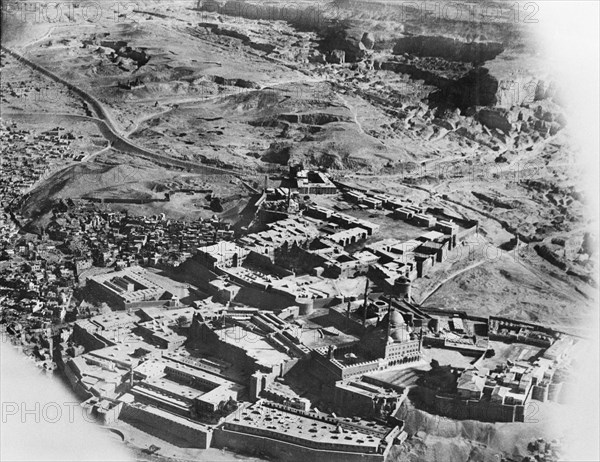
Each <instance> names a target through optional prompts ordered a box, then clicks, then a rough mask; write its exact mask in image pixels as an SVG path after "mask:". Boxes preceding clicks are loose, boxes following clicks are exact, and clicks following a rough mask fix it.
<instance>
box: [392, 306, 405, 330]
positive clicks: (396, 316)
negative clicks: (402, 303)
mask: <svg viewBox="0 0 600 462" xmlns="http://www.w3.org/2000/svg"><path fill="white" fill-rule="evenodd" d="M390 324H391V326H392V327H399V326H402V325H404V324H406V322H405V321H404V318H403V317H402V315H401V314H400V313H399V312H398V311H396V310H392V312H391V313H390Z"/></svg>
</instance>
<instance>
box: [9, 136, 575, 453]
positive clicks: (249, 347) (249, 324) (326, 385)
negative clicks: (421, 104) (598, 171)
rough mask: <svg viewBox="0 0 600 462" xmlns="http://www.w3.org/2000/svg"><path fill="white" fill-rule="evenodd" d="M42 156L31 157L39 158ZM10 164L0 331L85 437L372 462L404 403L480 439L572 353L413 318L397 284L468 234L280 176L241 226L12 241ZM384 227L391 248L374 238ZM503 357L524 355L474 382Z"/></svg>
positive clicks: (79, 223) (546, 393)
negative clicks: (72, 396) (121, 430)
mask: <svg viewBox="0 0 600 462" xmlns="http://www.w3.org/2000/svg"><path fill="white" fill-rule="evenodd" d="M7 133H8V135H7ZM3 136H9V138H10V139H15V140H18V141H19V142H24V141H25V140H27V136H29V135H28V134H27V133H23V132H21V131H19V130H17V129H16V128H14V127H13V128H10V130H8V131H3ZM52 136H54V135H44V138H42V139H37V138H35V139H33V143H34V145H36V146H41V147H40V149H43V150H44V152H46V149H47V147H46V146H45V145H44V143H46V142H50V143H51V142H53V140H54V138H52ZM46 138H48V139H46ZM54 141H55V140H54ZM59 146H62V144H60V143H59ZM61 152H62V151H61V148H56V149H54V150H53V151H51V152H50V154H49V158H50V159H53V158H54V157H53V156H54V155H56V156H58V158H61V157H60V155H61ZM18 159H19V157H18V156H8V158H7V160H6V162H5V163H4V164H3V167H7V166H8V170H3V172H2V174H6V175H10V177H11V181H12V183H11V186H10V187H5V188H4V189H3V190H2V191H0V192H1V193H2V197H1V199H2V205H3V212H2V213H3V215H2V221H1V222H0V231H1V232H2V235H1V236H0V242H1V246H2V247H1V249H0V250H1V255H2V262H1V263H2V266H1V267H0V281H1V287H0V290H1V294H0V295H1V297H2V298H1V303H2V320H3V323H4V324H6V330H7V331H8V332H9V333H10V334H12V335H13V336H14V338H15V339H18V341H19V342H20V343H22V344H23V345H24V346H26V348H27V350H28V351H29V352H30V353H31V354H32V355H34V356H36V357H37V359H38V360H39V362H40V364H43V365H44V367H46V368H49V369H54V368H58V369H59V370H60V371H61V373H63V374H64V375H65V376H66V378H67V379H68V381H69V383H70V384H71V386H72V387H73V389H74V390H75V391H76V393H77V394H78V395H79V396H81V398H82V400H84V401H85V402H84V406H85V407H86V408H87V409H89V410H90V412H91V414H92V415H94V416H96V418H97V419H98V420H99V421H101V422H103V423H105V424H108V423H110V424H114V423H115V422H118V421H123V422H127V423H128V424H130V425H133V426H137V427H139V428H140V429H143V431H145V432H147V433H150V434H152V435H155V436H157V437H159V438H161V439H164V440H167V441H172V442H174V443H177V442H181V441H182V439H183V440H186V441H189V444H190V445H191V446H193V447H197V448H203V449H206V448H208V447H218V448H223V447H228V448H232V449H236V450H240V451H245V450H246V448H248V447H254V448H259V449H260V450H261V451H263V452H264V453H265V454H270V455H272V456H273V457H282V458H284V459H285V458H286V457H287V458H288V459H289V458H290V457H291V458H292V459H293V458H296V459H297V458H299V457H302V458H305V459H307V460H322V458H323V457H325V458H326V459H327V460H339V461H354V460H356V461H359V460H362V461H364V460H368V461H373V462H375V461H383V460H384V459H385V457H386V456H387V454H388V453H389V452H390V450H391V447H392V446H393V445H394V444H401V443H402V442H403V441H404V440H405V439H406V438H407V436H408V435H407V433H406V432H405V431H404V423H403V421H402V420H401V419H400V418H399V415H400V410H401V407H402V406H403V403H404V402H405V400H406V399H407V398H408V392H409V390H410V389H411V388H413V387H415V388H416V389H417V390H418V393H417V396H420V398H421V400H422V401H421V403H420V405H421V406H423V407H424V408H425V409H427V410H429V411H431V412H435V413H437V414H441V415H446V416H450V417H454V418H472V419H479V420H489V421H523V419H524V416H525V409H526V406H527V405H528V403H529V402H530V401H531V400H537V401H539V402H544V401H547V400H552V401H560V399H561V398H560V397H561V388H562V382H563V381H564V375H565V374H564V373H563V366H564V367H566V366H565V365H567V366H568V364H569V361H570V351H571V349H572V348H573V347H574V346H575V345H576V344H577V339H576V338H574V337H570V336H568V335H566V334H564V333H561V332H557V331H553V330H551V329H548V328H544V327H542V326H538V325H536V324H528V323H521V322H517V321H513V320H510V319H505V318H499V317H491V318H476V317H472V316H467V315H466V314H464V313H461V312H458V311H456V312H452V313H449V312H445V311H442V310H432V309H429V310H425V309H421V308H419V307H417V306H416V305H415V304H414V303H413V300H412V297H411V287H412V284H413V283H414V282H415V281H417V280H418V279H420V278H423V277H425V276H427V275H428V274H430V273H431V272H434V271H436V268H437V267H438V266H440V265H441V266H444V267H447V266H448V265H451V264H452V262H450V261H448V254H449V252H450V251H451V250H452V249H454V248H455V247H456V246H458V245H461V240H462V239H464V238H465V237H467V236H469V235H471V234H473V233H474V232H476V224H475V223H472V222H468V221H463V222H460V223H459V222H454V221H452V220H451V219H450V218H449V217H447V216H444V215H443V214H440V213H437V212H436V211H435V210H426V209H424V208H423V207H421V206H419V205H417V204H413V203H411V202H409V201H406V200H403V199H401V198H398V197H393V196H391V195H387V194H379V193H373V192H369V191H360V190H353V189H352V188H349V187H347V186H344V185H341V184H338V183H334V182H333V181H331V180H330V179H329V177H328V176H327V175H326V174H325V173H323V172H307V171H302V170H300V171H298V172H295V173H294V175H292V176H293V179H294V181H295V183H294V182H290V179H287V180H286V181H287V182H286V186H285V188H284V187H282V188H278V189H276V190H269V189H268V188H266V187H265V191H263V192H262V194H257V197H255V198H254V199H253V200H252V203H251V208H252V210H253V217H252V219H251V220H249V221H246V224H245V225H244V226H235V224H230V223H225V222H223V221H221V220H219V219H217V218H214V219H204V220H195V221H185V220H173V219H169V218H167V217H166V216H165V215H164V214H158V215H153V216H133V215H130V214H129V213H126V212H121V211H115V210H111V209H110V208H109V207H107V206H106V204H97V203H93V202H90V201H86V200H85V199H75V198H67V199H62V200H58V201H55V202H54V203H52V204H51V208H50V212H49V219H48V220H47V222H46V223H45V224H43V225H42V226H41V227H40V229H39V232H37V234H30V233H27V232H25V231H24V229H23V224H22V222H21V221H22V219H23V218H22V217H18V216H17V215H16V214H15V213H14V211H13V209H12V208H11V204H12V203H13V202H14V201H15V200H19V199H20V198H21V197H22V194H23V193H24V192H25V190H26V189H27V188H29V187H31V186H32V185H33V184H34V183H35V181H37V179H39V177H40V175H41V174H42V170H41V163H40V169H38V170H36V169H35V168H31V165H30V164H29V163H28V162H31V161H24V160H18ZM36 162H37V161H36ZM44 165H45V164H44ZM20 169H22V171H27V172H29V173H28V176H27V177H21V179H20V180H18V178H19V177H18V172H19V171H21V170H20ZM7 172H8V173H7ZM15 181H17V182H15ZM284 189H285V191H284ZM280 190H281V193H280V194H279V193H277V191H280ZM310 195H316V196H319V197H323V196H327V199H329V198H330V196H331V197H334V198H335V199H334V200H337V201H338V204H339V206H337V208H336V207H333V208H331V207H326V206H322V205H318V204H317V203H315V202H312V201H311V200H310V197H308V198H306V197H302V196H310ZM273 204H276V206H273ZM292 205H293V206H292ZM366 209H368V210H373V211H379V212H381V214H380V215H378V216H379V218H378V219H379V220H383V221H378V222H375V221H370V220H367V219H365V218H361V216H364V215H359V213H361V212H364V210H366ZM373 216H374V217H375V215H373ZM398 219H401V220H403V221H406V222H407V224H408V225H407V226H408V228H407V229H409V230H410V231H411V232H412V235H411V236H410V237H409V238H402V239H399V238H395V237H394V236H393V235H391V236H390V235H383V234H382V233H381V228H382V226H381V223H382V222H383V223H385V220H389V221H390V222H391V223H393V222H394V221H395V220H398ZM248 223H249V224H248ZM422 228H427V229H425V230H424V229H422ZM509 343H510V344H516V345H521V347H523V348H533V349H535V354H534V355H531V357H529V358H524V357H522V356H523V354H522V355H520V356H519V357H518V359H517V360H513V359H507V358H498V360H497V361H495V362H494V360H493V357H494V348H501V347H502V345H505V344H509ZM519 348H520V347H519ZM448 354H456V355H458V356H450V358H454V359H451V360H448V361H446V360H442V359H440V360H438V359H436V358H446V357H448V356H445V355H448ZM456 358H459V359H456ZM440 361H443V362H440ZM417 370H419V371H421V372H420V373H419V374H416V372H415V371H417ZM417 375H418V376H419V377H420V378H419V379H418V380H417V379H416V377H417ZM286 454H287V455H286Z"/></svg>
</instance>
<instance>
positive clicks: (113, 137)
mask: <svg viewBox="0 0 600 462" xmlns="http://www.w3.org/2000/svg"><path fill="white" fill-rule="evenodd" d="M0 47H1V48H2V50H3V51H4V52H6V53H8V54H9V55H11V56H12V57H14V58H15V59H17V60H18V61H20V62H21V63H23V64H25V65H27V66H29V67H31V68H33V69H34V70H36V71H38V72H40V73H42V74H43V75H45V76H47V77H49V78H51V79H52V80H54V81H55V82H58V83H60V84H62V85H65V86H66V87H67V88H68V89H69V90H71V91H72V92H73V93H75V94H76V95H78V96H79V97H81V98H82V99H83V100H84V101H85V102H87V103H88V104H89V105H90V106H91V108H92V110H93V112H94V113H95V114H96V117H85V116H77V115H73V114H48V115H50V116H54V117H63V118H64V117H73V118H76V119H79V120H81V118H83V119H85V120H88V121H93V122H94V123H96V125H97V126H98V128H99V130H100V132H101V133H102V135H103V136H104V137H105V138H106V139H107V140H108V141H109V142H110V143H111V145H112V147H113V148H114V149H116V150H117V151H124V152H127V153H130V154H133V155H136V156H140V157H144V158H146V159H149V160H152V161H153V162H156V163H157V164H159V165H163V166H166V167H172V166H175V167H178V168H183V169H186V170H189V171H191V172H195V173H203V174H235V173H236V172H235V171H234V170H225V169H220V168H216V167H210V166H206V165H202V164H198V163H196V162H188V161H184V160H179V159H174V158H172V157H168V156H164V155H161V154H158V153H155V152H153V151H150V150H148V149H145V148H142V147H140V146H138V145H136V144H134V143H132V142H131V141H129V140H128V139H127V138H125V136H124V135H123V134H122V132H121V131H120V129H119V127H118V125H117V123H116V122H115V121H114V119H113V117H112V115H111V114H110V112H109V111H108V110H107V109H106V108H105V107H104V105H103V104H102V103H100V101H98V100H97V99H96V98H95V97H93V96H92V95H90V94H89V93H87V92H86V91H84V90H82V89H81V88H79V87H77V86H75V85H73V84H71V83H70V82H68V81H66V80H64V79H63V78H62V77H59V76H58V75H56V74H54V73H53V72H51V71H49V70H48V69H46V68H44V67H42V66H40V65H39V64H36V63H34V62H32V61H30V60H29V59H27V58H25V57H24V56H22V55H21V54H19V53H17V52H16V51H14V50H11V49H9V48H7V47H5V46H4V45H1V46H0ZM36 115H38V114H36ZM40 115H41V114H40ZM238 173H239V172H238Z"/></svg>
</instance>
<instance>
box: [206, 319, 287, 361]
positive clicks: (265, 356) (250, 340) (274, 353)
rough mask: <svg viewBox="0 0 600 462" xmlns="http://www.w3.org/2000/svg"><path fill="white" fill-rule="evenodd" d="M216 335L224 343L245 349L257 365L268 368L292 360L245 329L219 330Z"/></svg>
mask: <svg viewBox="0 0 600 462" xmlns="http://www.w3.org/2000/svg"><path fill="white" fill-rule="evenodd" d="M215 333H216V334H217V335H218V336H219V339H220V340H221V341H222V342H226V343H229V344H230V345H233V346H236V347H238V348H242V349H244V350H245V351H246V354H247V355H248V356H250V357H251V358H254V359H255V360H256V362H257V363H259V364H263V365H265V366H267V367H271V366H275V365H277V364H281V363H282V362H284V361H289V360H290V359H292V358H291V357H290V356H289V355H287V354H285V353H282V352H281V351H279V350H277V349H275V348H274V347H273V346H271V345H270V344H269V343H267V342H266V341H265V340H264V339H263V338H262V337H261V336H260V335H257V334H256V333H254V332H251V331H249V330H247V329H244V328H243V327H240V326H233V327H227V328H225V329H217V330H215Z"/></svg>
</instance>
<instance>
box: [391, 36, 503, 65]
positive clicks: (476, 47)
mask: <svg viewBox="0 0 600 462" xmlns="http://www.w3.org/2000/svg"><path fill="white" fill-rule="evenodd" d="M503 51H504V46H503V45H502V44H501V43H498V42H465V41H462V40H458V39H455V38H450V37H440V36H425V35H417V36H406V37H402V38H400V39H398V40H397V41H396V45H395V46H394V50H393V52H394V54H397V55H399V54H404V53H408V54H411V55H417V56H422V57H424V56H429V57H440V58H444V59H447V60H448V61H463V62H472V63H475V64H481V63H484V62H486V61H489V60H492V59H494V58H495V57H496V56H498V55H499V54H500V53H502V52H503Z"/></svg>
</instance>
